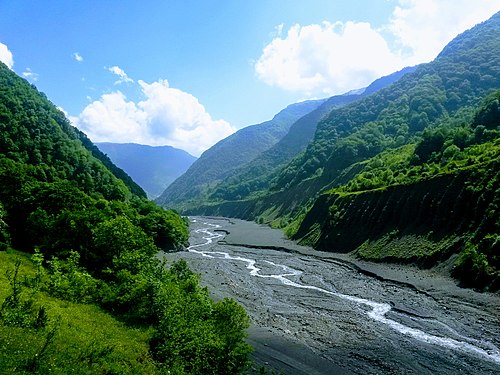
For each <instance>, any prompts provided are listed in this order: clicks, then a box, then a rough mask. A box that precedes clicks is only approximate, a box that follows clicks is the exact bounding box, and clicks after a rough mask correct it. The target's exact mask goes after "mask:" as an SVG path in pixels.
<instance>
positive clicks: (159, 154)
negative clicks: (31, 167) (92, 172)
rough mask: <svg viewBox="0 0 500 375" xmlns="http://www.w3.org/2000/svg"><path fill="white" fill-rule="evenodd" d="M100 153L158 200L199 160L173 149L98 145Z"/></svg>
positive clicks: (105, 143)
mask: <svg viewBox="0 0 500 375" xmlns="http://www.w3.org/2000/svg"><path fill="white" fill-rule="evenodd" d="M96 145H97V147H98V148H99V150H101V151H102V152H103V153H104V154H106V155H107V156H108V157H109V158H110V159H111V161H113V163H115V164H116V165H117V166H118V167H120V168H121V169H123V170H124V171H125V172H127V174H129V175H130V176H131V177H132V178H133V180H134V181H135V182H137V183H138V184H139V185H140V186H141V187H142V188H143V189H144V191H146V193H147V194H148V197H149V198H151V199H154V198H156V197H158V196H159V195H160V194H161V193H162V192H163V191H164V190H165V189H166V188H167V187H168V186H169V185H170V184H171V183H172V182H173V181H175V180H176V179H177V178H178V177H179V176H181V175H182V174H183V173H184V172H186V170H187V169H188V168H189V167H190V166H191V164H193V163H194V161H195V160H196V158H195V157H194V156H192V155H190V154H188V153H187V152H186V151H184V150H180V149H177V148H174V147H171V146H147V145H139V144H135V143H110V142H103V143H96Z"/></svg>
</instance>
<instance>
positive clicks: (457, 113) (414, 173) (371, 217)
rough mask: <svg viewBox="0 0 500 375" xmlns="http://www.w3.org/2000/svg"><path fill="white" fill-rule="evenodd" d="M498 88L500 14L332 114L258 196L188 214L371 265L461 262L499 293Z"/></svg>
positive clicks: (458, 269) (458, 266)
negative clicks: (276, 231) (279, 233)
mask: <svg viewBox="0 0 500 375" xmlns="http://www.w3.org/2000/svg"><path fill="white" fill-rule="evenodd" d="M499 88H500V13H497V14H495V15H494V16H493V17H492V18H491V19H489V20H488V21H486V22H483V23H481V24H479V25H477V26H475V27H474V28H472V29H471V30H468V31H466V32H464V33H462V34H461V35H459V36H457V37H456V38H455V39H454V40H453V41H451V42H450V43H449V44H448V45H447V46H446V47H445V48H444V50H443V51H442V52H441V53H440V54H439V56H438V57H437V58H436V59H435V60H434V61H432V62H430V63H428V64H423V65H420V66H418V67H417V69H416V70H415V71H414V72H411V73H408V74H406V75H404V76H403V77H402V78H401V79H399V80H398V81H397V82H395V83H394V84H392V85H390V86H389V87H386V88H383V89H381V90H380V91H378V92H376V93H373V94H372V95H369V96H366V97H364V98H361V99H360V100H358V101H356V102H354V103H351V104H348V105H345V106H343V107H341V108H335V109H333V110H331V111H330V112H329V114H328V115H326V116H325V117H324V118H323V119H322V120H321V121H320V122H319V123H318V125H317V129H316V133H315V135H314V138H313V140H312V142H310V143H309V144H308V146H307V147H306V149H305V150H304V151H303V152H302V153H301V154H300V155H298V156H296V157H295V158H294V159H293V160H291V161H290V162H289V163H288V164H287V165H286V166H284V167H283V168H281V169H280V170H279V172H278V173H276V175H274V177H273V178H272V179H271V180H270V181H267V184H268V185H269V188H268V189H267V190H265V191H264V192H262V193H260V194H259V195H258V196H257V197H252V196H248V197H247V198H244V199H238V197H233V198H232V199H227V200H223V201H212V202H205V204H202V205H199V206H198V207H196V208H192V209H191V210H189V211H188V212H190V213H196V214H218V215H223V216H234V217H240V218H246V219H256V220H259V221H262V222H268V223H271V224H272V225H275V226H279V227H282V228H285V229H286V231H287V233H288V234H289V235H290V236H292V237H294V238H297V239H302V240H303V241H304V242H306V243H309V244H312V245H314V246H316V247H318V248H321V249H323V250H327V251H355V252H356V254H357V255H358V256H361V257H365V258H367V259H372V260H392V261H415V262H423V263H425V264H427V265H430V264H435V262H436V261H437V260H443V259H447V258H448V257H449V256H451V255H453V254H460V255H459V259H458V260H457V261H456V263H455V266H454V268H453V272H454V273H455V275H457V276H460V275H465V274H466V273H467V272H470V274H473V275H474V280H475V281H470V280H469V281H470V283H471V284H472V285H476V286H488V285H489V286H490V287H491V288H493V289H498V281H496V280H498V272H499V271H498V235H497V234H495V233H498V232H499V231H498V221H495V220H498V219H497V218H498V215H497V214H496V213H497V212H498V211H497V210H498V199H499V190H498V174H497V171H498V168H497V164H496V163H497V162H498V155H497V154H495V152H496V151H495V150H497V146H498V140H497V139H498V129H497V127H498V125H499V124H498V123H496V122H495V121H496V120H491V119H495V118H496V117H495V116H496V115H495V113H496V112H495V111H496V110H498V100H497V99H498V98H497V97H496V96H495V95H497V94H496V93H495V90H498V89H499ZM488 95H491V96H488ZM490 120H491V121H490ZM483 163H484V164H483ZM438 181H439V182H438ZM477 181H482V182H483V184H478V182H477ZM440 187H447V188H446V189H445V191H446V192H447V194H448V195H446V196H443V195H441V194H440V193H439V191H440ZM390 194H393V195H390ZM390 197H392V198H394V199H391V198H390ZM396 198H397V199H396ZM363 199H365V200H363ZM464 199H465V200H464ZM455 201H456V202H461V203H457V204H456V207H455V206H454V205H453V204H452V202H455ZM446 202H447V203H446ZM441 203H442V205H441ZM461 205H467V206H468V207H469V206H470V207H472V208H468V209H467V210H466V209H465V206H461ZM355 207H357V211H352V210H354V209H355ZM453 207H455V208H453ZM416 209H418V210H419V211H417V212H418V214H417V212H415V211H414V210H416ZM469 209H471V210H473V212H474V213H471V212H470V211H468V210H469ZM463 210H465V211H463ZM402 212H404V214H403V213H402ZM464 212H465V213H466V214H465V216H462V214H463V213H464ZM450 215H451V216H453V217H455V215H456V216H457V219H456V220H455V221H453V220H452V221H450ZM474 215H477V216H474ZM481 215H483V216H481ZM481 217H483V219H480V218H481ZM487 217H493V218H492V219H491V220H492V221H488V223H486V221H487V219H486V218H487ZM384 218H386V219H384ZM414 218H416V222H415V225H409V224H408V223H409V221H412V220H413V219H414ZM459 221H460V223H459ZM483 221H484V223H483ZM417 223H418V225H417ZM354 228H358V229H359V230H360V232H361V233H364V234H362V235H360V236H359V237H358V236H357V234H355V233H353V230H354ZM486 228H488V229H486ZM348 229H350V230H348ZM413 239H414V240H415V241H416V242H412V241H413ZM358 240H359V241H358ZM360 241H361V242H360ZM390 244H393V245H394V246H392V247H391V246H390ZM398 244H400V245H401V246H399V245H398ZM403 244H406V245H404V246H403ZM419 244H420V245H421V246H420V245H419ZM382 248H384V249H387V248H391V249H392V250H391V252H389V253H384V251H382V250H381V249H382ZM377 249H378V250H377ZM411 249H421V251H422V252H421V253H415V252H413V253H412V252H411V251H410V250H411ZM462 280H463V281H464V282H466V281H467V280H465V278H463V277H462Z"/></svg>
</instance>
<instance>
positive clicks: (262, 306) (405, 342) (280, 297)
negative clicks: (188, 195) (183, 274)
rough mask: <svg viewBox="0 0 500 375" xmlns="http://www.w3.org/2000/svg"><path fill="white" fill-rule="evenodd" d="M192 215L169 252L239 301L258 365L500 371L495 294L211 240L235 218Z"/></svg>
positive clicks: (324, 370) (218, 293)
mask: <svg viewBox="0 0 500 375" xmlns="http://www.w3.org/2000/svg"><path fill="white" fill-rule="evenodd" d="M191 221H192V223H191V239H190V243H191V246H190V247H189V248H188V249H187V250H188V251H187V252H181V253H177V254H175V255H174V257H182V258H184V259H186V260H187V261H188V263H189V264H190V266H191V267H192V268H193V269H194V270H195V271H196V272H199V273H201V276H202V283H203V284H205V285H207V286H208V287H209V289H210V291H211V292H212V293H213V294H214V297H215V298H223V297H232V298H235V299H236V300H237V301H238V302H240V303H241V304H242V305H243V306H244V307H245V309H246V310H247V312H248V313H249V315H250V317H251V320H252V328H251V329H250V338H249V341H250V343H251V344H253V345H254V347H255V349H256V350H255V354H254V359H255V360H256V362H257V363H259V365H266V366H267V367H268V368H273V369H275V370H276V371H279V370H280V369H281V370H283V371H284V372H285V373H287V374H335V373H359V374H369V373H373V374H388V373H398V374H401V373H408V374H410V373H415V374H426V373H429V374H431V373H441V374H446V373H450V374H451V373H454V374H455V373H456V372H457V371H459V372H461V373H471V374H483V373H484V374H499V373H500V350H499V346H500V322H499V316H500V315H499V314H500V311H499V310H498V309H497V307H498V306H500V302H499V300H498V299H499V298H498V295H487V296H485V295H479V294H478V296H477V299H474V298H472V297H470V295H472V296H474V295H473V294H468V296H469V298H463V297H462V298H461V297H459V296H457V295H454V294H450V295H447V293H443V291H438V290H437V289H436V290H434V289H433V288H428V289H427V290H421V289H419V288H416V287H414V286H412V285H411V284H408V285H406V284H402V283H397V282H393V281H390V280H381V279H380V278H374V277H370V276H367V275H364V274H362V273H360V272H358V270H356V268H353V267H349V265H348V264H344V263H340V262H335V261H331V260H327V259H321V258H318V257H313V256H308V255H304V254H300V253H294V252H289V251H283V250H273V249H272V248H271V247H272V246H273V245H274V244H272V243H270V244H269V246H262V248H259V247H256V248H249V247H247V246H244V245H245V244H239V245H238V246H233V245H228V244H224V243H221V242H219V241H220V240H222V239H224V237H225V235H226V234H227V233H230V232H231V231H233V230H234V229H235V226H237V225H238V221H234V220H233V221H230V220H226V219H216V218H192V219H191ZM252 231H253V232H252V233H251V236H253V237H259V235H262V236H264V237H265V235H264V231H263V229H262V228H260V227H258V226H255V227H252ZM247 234H248V233H247ZM261 242H262V241H261ZM264 242H265V240H264ZM254 247H255V246H254ZM168 257H171V255H170V254H169V256H168ZM474 297H475V296H474ZM497 303H498V305H497Z"/></svg>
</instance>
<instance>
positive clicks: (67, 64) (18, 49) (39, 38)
mask: <svg viewBox="0 0 500 375" xmlns="http://www.w3.org/2000/svg"><path fill="white" fill-rule="evenodd" d="M499 10H500V4H499V3H498V0H474V1H470V0H349V1H344V0H307V1H303V0H163V1H162V0H156V1H153V0H141V1H132V0H115V1H111V0H85V1H81V0H74V1H65V0H46V1H42V0H0V61H2V62H4V63H5V64H6V65H7V66H9V67H10V68H11V69H12V70H13V71H15V72H16V73H17V74H18V75H20V76H22V77H24V78H26V79H27V80H28V81H29V82H30V83H33V84H34V85H35V86H36V87H37V88H38V89H39V90H40V91H42V92H44V93H45V94H46V95H47V97H48V98H49V99H50V100H51V101H52V102H53V103H54V104H55V105H56V106H58V107H59V108H60V109H61V110H63V111H64V112H65V113H66V115H67V116H68V118H69V119H70V120H71V122H72V123H73V124H74V125H75V126H77V127H78V128H80V129H81V130H83V131H84V132H85V133H86V134H87V135H88V136H89V138H90V139H91V140H92V141H94V142H102V141H108V142H118V143H125V142H134V143H140V144H148V145H153V146H159V145H170V146H174V147H177V148H181V149H184V150H186V151H188V152H189V153H191V154H192V155H195V156H199V155H200V154H201V153H202V152H203V151H204V150H206V149H207V148H209V147H210V146H212V145H213V144H215V143H216V142H217V141H219V140H221V139H223V138H225V137H227V136H228V135H230V134H232V133H233V132H235V131H236V130H238V129H241V128H243V127H245V126H248V125H252V124H257V123H261V122H263V121H266V120H269V119H271V118H272V117H273V116H274V115H275V114H276V113H278V112H279V111H280V110H282V109H283V108H285V107H286V106H287V105H289V104H292V103H295V102H299V101H303V100H307V99H318V98H325V97H329V96H332V95H337V94H342V93H345V92H348V91H350V90H353V89H358V88H362V87H365V86H367V85H368V84H370V83H371V82H372V81H373V80H375V79H377V78H379V77H381V76H383V75H387V74H390V73H392V72H394V71H397V70H399V69H401V68H403V67H405V66H411V65H416V64H419V63H424V62H429V61H432V60H433V59H434V58H435V57H436V56H437V55H438V54H439V52H440V51H441V50H442V49H443V47H444V46H445V45H446V44H447V43H448V42H449V41H450V40H451V39H453V38H454V37H455V36H456V35H458V34H459V33H461V32H463V31H465V30H467V29H469V28H471V27H472V26H474V25H475V24H477V23H479V22H482V21H485V20H486V19H488V18H489V17H491V16H492V15H493V14H494V13H496V12H497V11H499Z"/></svg>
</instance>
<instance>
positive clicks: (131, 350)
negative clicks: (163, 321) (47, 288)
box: [0, 250, 159, 374]
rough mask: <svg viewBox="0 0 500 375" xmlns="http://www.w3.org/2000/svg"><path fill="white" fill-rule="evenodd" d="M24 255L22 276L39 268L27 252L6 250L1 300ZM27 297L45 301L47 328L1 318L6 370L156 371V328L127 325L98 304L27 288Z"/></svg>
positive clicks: (1, 364) (0, 358) (1, 261)
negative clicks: (18, 324) (152, 354)
mask: <svg viewBox="0 0 500 375" xmlns="http://www.w3.org/2000/svg"><path fill="white" fill-rule="evenodd" d="M18 259H20V260H21V266H20V268H19V281H21V282H22V281H23V280H28V279H29V278H30V277H33V276H34V275H35V273H36V270H35V268H34V267H33V265H32V263H31V261H30V258H29V256H28V255H27V254H24V253H21V252H16V251H12V250H9V251H7V252H5V251H2V252H0V304H1V303H2V302H3V301H4V300H5V297H7V296H8V295H9V294H10V293H11V286H10V283H9V279H8V278H7V275H6V273H7V272H8V271H11V270H13V269H14V268H15V263H16V260H18ZM21 298H22V299H24V300H28V299H32V300H33V301H34V307H36V308H38V307H40V306H44V307H45V309H46V311H47V315H48V324H47V326H46V327H44V328H39V329H35V328H27V327H15V326H11V325H7V324H5V323H4V322H2V321H1V320H0V369H1V373H2V374H28V373H30V374H31V373H40V374H70V373H71V374H137V373H140V374H154V373H158V372H159V371H158V369H157V368H156V366H155V363H154V362H153V361H152V360H151V358H150V357H149V351H148V349H149V345H148V341H149V338H150V335H151V332H150V331H148V330H146V329H137V328H130V327H127V326H126V325H125V324H124V323H122V322H119V321H118V320H116V319H115V318H114V317H113V316H111V315H110V314H108V313H106V312H105V311H103V310H102V309H100V308H99V307H98V306H96V305H91V304H79V303H72V302H68V301H63V300H60V299H57V298H53V297H50V296H49V295H47V294H46V293H44V292H41V291H37V290H36V289H33V288H29V287H27V286H24V287H23V292H22V293H21Z"/></svg>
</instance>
